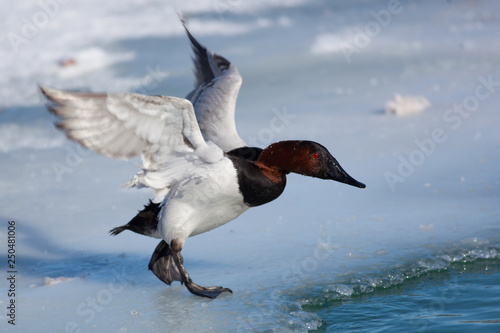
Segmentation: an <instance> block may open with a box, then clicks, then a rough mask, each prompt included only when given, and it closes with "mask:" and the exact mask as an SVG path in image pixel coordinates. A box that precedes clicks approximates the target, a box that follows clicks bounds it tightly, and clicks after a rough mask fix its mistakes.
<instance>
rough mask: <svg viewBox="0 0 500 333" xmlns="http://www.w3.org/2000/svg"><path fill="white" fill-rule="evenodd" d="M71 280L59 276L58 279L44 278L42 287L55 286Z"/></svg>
mask: <svg viewBox="0 0 500 333" xmlns="http://www.w3.org/2000/svg"><path fill="white" fill-rule="evenodd" d="M71 280H73V278H67V277H64V276H60V277H56V278H50V277H46V278H45V280H44V283H43V285H44V286H55V285H56V284H59V283H61V282H66V281H71Z"/></svg>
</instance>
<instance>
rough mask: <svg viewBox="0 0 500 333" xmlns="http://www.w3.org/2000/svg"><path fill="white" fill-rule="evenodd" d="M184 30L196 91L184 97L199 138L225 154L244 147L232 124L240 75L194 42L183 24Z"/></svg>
mask: <svg viewBox="0 0 500 333" xmlns="http://www.w3.org/2000/svg"><path fill="white" fill-rule="evenodd" d="M184 28H185V29H186V33H187V35H188V37H189V40H190V41H191V47H192V49H193V52H194V55H195V57H194V58H193V63H194V66H195V76H196V83H195V86H196V88H195V89H194V90H193V91H191V92H190V93H189V94H188V95H187V97H186V98H187V99H189V100H190V101H191V103H193V106H194V110H195V113H196V118H197V119H198V124H199V126H200V129H201V131H202V133H203V136H204V137H205V139H206V140H210V141H212V142H214V143H215V144H216V145H217V146H219V147H221V148H222V150H223V151H225V152H227V151H230V150H233V149H236V148H239V147H243V146H246V143H245V142H244V141H243V140H242V139H241V138H240V136H239V135H238V132H237V131H236V125H235V122H234V111H235V107H236V99H237V98H238V92H239V91H240V87H241V82H242V80H241V76H240V73H239V72H238V70H237V69H236V67H235V66H234V65H232V64H231V63H230V62H229V61H228V60H226V59H225V58H224V57H222V56H220V55H218V54H215V53H213V52H211V51H210V50H207V49H206V48H205V47H204V46H202V45H201V44H200V43H198V41H197V40H196V39H195V38H194V37H193V36H192V35H191V33H190V32H189V30H188V29H187V28H186V26H185V25H184Z"/></svg>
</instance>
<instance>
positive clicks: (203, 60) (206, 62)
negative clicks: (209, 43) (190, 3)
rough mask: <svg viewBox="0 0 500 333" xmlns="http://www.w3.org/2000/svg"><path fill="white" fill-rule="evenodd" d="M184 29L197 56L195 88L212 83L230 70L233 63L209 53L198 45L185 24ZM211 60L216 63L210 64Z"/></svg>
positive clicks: (195, 60) (195, 59) (195, 62)
mask: <svg viewBox="0 0 500 333" xmlns="http://www.w3.org/2000/svg"><path fill="white" fill-rule="evenodd" d="M183 24H184V22H183ZM184 29H185V30H186V33H187V35H188V37H189V40H190V41H191V48H192V49H193V52H194V55H195V58H194V59H193V63H194V67H195V73H194V74H195V76H196V83H195V87H199V86H200V85H201V84H203V83H204V82H210V81H212V80H213V79H214V78H215V77H217V76H219V75H220V74H222V73H223V72H224V71H225V70H227V69H228V68H229V65H230V64H231V63H230V62H229V61H228V60H227V59H226V58H224V57H222V56H220V55H218V54H215V53H212V52H210V51H208V50H207V49H206V48H205V47H204V46H203V45H201V44H200V43H198V41H197V40H196V39H195V38H194V37H193V35H191V33H190V32H189V30H188V29H187V27H186V25H185V24H184ZM210 58H212V59H213V61H214V63H211V62H210ZM214 66H215V67H214Z"/></svg>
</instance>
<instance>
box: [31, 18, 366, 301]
mask: <svg viewBox="0 0 500 333" xmlns="http://www.w3.org/2000/svg"><path fill="white" fill-rule="evenodd" d="M183 24H184V22H183ZM184 28H185V30H186V33H187V36H188V38H189V40H190V42H191V47H192V49H193V52H194V58H193V62H194V67H195V76H196V82H195V89H194V90H193V91H191V92H190V93H189V94H188V95H187V96H186V98H178V97H170V96H148V95H141V94H136V93H88V92H70V91H63V90H58V89H54V88H49V87H46V86H40V90H41V92H42V93H43V94H44V95H45V97H46V98H47V99H48V100H49V103H48V104H47V107H48V109H49V110H50V111H51V112H52V113H54V114H55V115H57V116H58V117H59V120H58V122H57V123H56V126H57V127H58V128H59V129H61V130H62V131H63V132H64V133H65V134H66V136H67V137H68V138H69V139H71V140H74V141H76V142H78V143H79V144H81V145H82V146H84V147H86V148H88V149H91V150H94V151H96V152H97V153H100V154H102V155H105V156H108V157H111V158H131V157H134V156H137V155H139V154H140V155H141V157H142V164H143V165H142V166H141V169H140V171H139V172H138V173H137V174H136V175H135V176H134V178H133V179H132V180H130V181H129V182H128V183H127V185H128V186H129V187H148V188H150V189H152V191H153V194H154V198H153V199H152V200H150V201H149V203H148V204H147V205H146V206H145V207H144V209H143V210H142V211H140V212H139V213H138V214H137V215H136V216H135V217H134V218H133V219H132V220H131V221H130V222H128V223H127V224H125V225H123V226H120V227H117V228H114V229H112V230H111V231H110V233H111V234H112V235H118V234H119V233H121V232H122V231H124V230H131V231H133V232H136V233H138V234H142V235H145V236H149V237H154V238H158V239H161V241H160V243H159V244H158V246H157V247H156V249H155V251H154V253H153V255H152V257H151V260H150V262H149V266H148V268H149V269H150V270H152V271H153V273H154V274H155V275H156V276H157V277H158V278H159V279H160V280H162V281H163V282H165V283H166V284H168V285H170V284H171V283H172V282H173V281H180V283H181V284H184V285H185V286H186V287H187V289H188V290H189V291H190V292H191V293H193V294H195V295H198V296H202V297H208V298H216V297H217V296H219V295H220V294H221V293H223V292H230V293H232V291H231V290H230V289H228V288H224V287H202V286H200V285H198V284H196V283H194V282H193V281H192V279H191V278H190V276H189V274H188V273H187V271H186V269H185V267H184V260H183V257H182V255H181V250H182V249H183V247H184V245H185V242H186V240H187V239H188V237H191V236H195V235H198V234H201V233H204V232H207V231H209V230H212V229H214V228H217V227H219V226H222V225H224V224H226V223H227V222H229V221H232V220H234V219H235V218H236V217H238V216H239V215H240V214H242V213H243V212H245V211H246V210H247V209H249V208H250V207H256V206H260V205H263V204H265V203H268V202H270V201H272V200H274V199H276V198H277V197H279V196H280V195H281V193H282V192H283V190H284V189H285V185H286V175H287V174H288V173H290V172H294V173H298V174H301V175H305V176H311V177H316V178H321V179H331V180H335V181H338V182H342V183H345V184H349V185H352V186H356V187H359V188H364V187H365V185H364V184H363V183H360V182H358V181H357V180H355V179H354V178H352V177H351V176H349V175H348V174H347V172H346V171H344V169H343V168H342V167H341V166H340V164H339V163H338V162H337V160H336V159H335V158H334V157H333V156H332V155H331V154H330V152H329V151H328V150H327V149H326V148H325V147H324V146H322V145H320V144H319V143H316V142H313V141H306V140H287V141H281V142H276V143H273V144H271V145H269V146H268V147H267V148H265V149H261V148H257V147H248V146H247V144H246V143H245V142H244V141H243V140H242V139H241V138H240V136H239V135H238V132H237V131H236V126H235V121H234V113H235V106H236V99H237V96H238V92H239V89H240V86H241V82H242V79H241V76H240V74H239V72H238V70H237V69H236V67H235V66H234V65H233V64H232V63H230V62H229V61H228V60H227V59H226V58H224V57H222V56H220V55H218V54H216V53H213V52H211V51H210V50H208V49H206V48H205V47H204V46H202V45H201V44H200V43H199V42H198V41H197V40H196V39H195V38H194V37H193V36H192V35H191V33H190V32H189V30H188V29H187V27H186V25H185V24H184Z"/></svg>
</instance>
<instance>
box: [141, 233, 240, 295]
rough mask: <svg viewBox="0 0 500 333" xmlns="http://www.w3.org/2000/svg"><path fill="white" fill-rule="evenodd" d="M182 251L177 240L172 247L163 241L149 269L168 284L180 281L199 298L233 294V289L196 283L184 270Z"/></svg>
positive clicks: (152, 258) (157, 248)
mask: <svg viewBox="0 0 500 333" xmlns="http://www.w3.org/2000/svg"><path fill="white" fill-rule="evenodd" d="M181 250H182V247H181V246H180V244H178V243H177V242H176V241H175V240H174V241H172V244H171V246H170V247H169V246H168V245H167V243H166V242H165V241H163V240H162V241H161V242H160V244H158V246H157V247H156V249H155V252H154V253H153V256H152V257H151V261H150V262H149V269H150V270H152V271H153V273H154V274H155V275H156V276H157V277H158V278H159V279H160V280H162V281H163V282H165V283H166V284H168V285H170V283H171V282H172V281H180V282H181V283H182V284H185V285H186V287H187V289H188V290H189V291H190V292H191V293H192V294H194V295H197V296H201V297H208V298H212V299H213V298H216V297H217V296H219V295H220V294H221V293H223V292H225V291H227V292H230V293H232V291H231V289H228V288H223V287H202V286H199V285H197V284H196V283H194V282H193V280H191V278H190V277H189V274H188V273H187V271H186V269H185V268H184V265H183V262H184V260H183V258H182V255H181Z"/></svg>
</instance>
